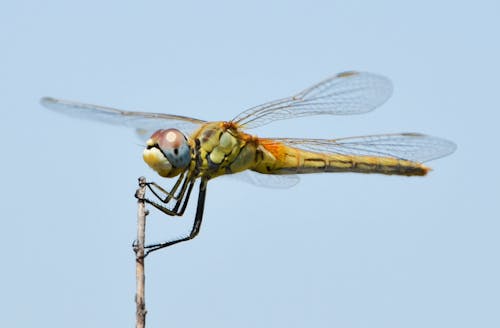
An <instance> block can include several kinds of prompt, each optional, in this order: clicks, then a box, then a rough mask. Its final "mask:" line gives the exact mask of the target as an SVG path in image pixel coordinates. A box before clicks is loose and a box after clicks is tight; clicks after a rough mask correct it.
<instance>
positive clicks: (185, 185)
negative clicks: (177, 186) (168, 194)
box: [143, 177, 195, 216]
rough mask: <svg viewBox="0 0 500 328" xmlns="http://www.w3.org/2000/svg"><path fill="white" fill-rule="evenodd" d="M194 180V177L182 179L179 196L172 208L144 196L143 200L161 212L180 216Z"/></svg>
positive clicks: (187, 200)
mask: <svg viewBox="0 0 500 328" xmlns="http://www.w3.org/2000/svg"><path fill="white" fill-rule="evenodd" d="M194 181H195V179H194V178H189V177H186V179H185V180H184V183H183V185H182V188H181V191H180V193H179V198H178V199H177V202H176V203H175V206H174V207H173V208H172V209H169V208H168V207H166V206H163V205H161V204H158V203H155V202H153V201H152V200H150V199H147V198H144V199H143V200H144V202H145V203H147V204H150V205H152V206H154V207H155V208H156V209H158V210H160V211H162V212H163V213H165V214H167V215H170V216H182V215H183V214H184V211H185V209H186V207H187V204H188V202H189V198H190V196H191V191H192V190H193V186H194ZM188 182H189V183H188ZM160 200H161V201H163V200H162V199H161V198H160ZM183 201H184V203H182V202H183ZM181 203H182V207H181ZM179 207H180V208H181V209H180V210H179Z"/></svg>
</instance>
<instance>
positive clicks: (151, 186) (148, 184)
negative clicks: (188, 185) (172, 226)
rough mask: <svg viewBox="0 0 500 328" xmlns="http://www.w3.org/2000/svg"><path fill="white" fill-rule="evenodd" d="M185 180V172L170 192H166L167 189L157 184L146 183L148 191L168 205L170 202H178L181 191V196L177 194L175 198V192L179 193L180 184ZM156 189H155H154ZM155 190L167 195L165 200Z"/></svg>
mask: <svg viewBox="0 0 500 328" xmlns="http://www.w3.org/2000/svg"><path fill="white" fill-rule="evenodd" d="M183 179H184V172H183V173H182V174H181V175H180V176H179V179H177V181H176V182H175V185H174V186H173V187H172V189H171V190H170V191H166V190H165V189H163V188H162V187H161V186H160V185H159V184H157V183H156V182H146V186H147V187H148V189H149V190H150V191H151V192H152V193H153V195H155V196H156V198H158V199H159V200H161V201H162V202H163V203H165V204H167V203H168V202H170V200H172V199H174V200H178V199H179V196H180V191H179V194H177V196H175V192H176V191H177V189H178V188H179V186H180V184H181V181H182V180H183ZM153 187H154V188H153ZM155 188H156V189H157V190H158V191H160V192H162V193H163V194H165V195H166V197H165V198H163V197H161V196H160V195H159V194H158V193H157V192H156V190H155Z"/></svg>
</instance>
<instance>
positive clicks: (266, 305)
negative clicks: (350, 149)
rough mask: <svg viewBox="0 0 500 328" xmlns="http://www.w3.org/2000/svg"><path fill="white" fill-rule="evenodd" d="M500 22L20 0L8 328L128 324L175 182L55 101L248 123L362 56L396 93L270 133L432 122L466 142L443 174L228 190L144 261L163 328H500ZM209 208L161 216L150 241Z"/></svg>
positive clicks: (431, 126)
mask: <svg viewBox="0 0 500 328" xmlns="http://www.w3.org/2000/svg"><path fill="white" fill-rule="evenodd" d="M499 15H500V5H499V3H498V2H497V1H481V0H479V1H474V2H457V1H441V2H436V1H419V2H411V3H410V2H401V1H377V2H368V1H302V2H298V1H272V2H271V1H252V2H251V3H247V4H241V3H236V2H234V1H232V2H231V1H227V2H224V1H210V2H192V1H184V2H175V3H174V2H171V3H166V2H165V1H147V2H139V1H107V2H103V1H78V2H76V1H72V2H69V1H50V0H49V1H43V2H42V1H40V2H38V1H29V0H27V1H15V2H14V1H12V2H8V3H4V4H2V5H1V6H0V42H1V44H2V47H1V51H0V77H1V78H0V90H1V94H2V106H1V108H2V109H1V111H2V113H3V119H2V120H1V121H0V127H1V128H0V133H1V136H2V138H1V140H2V144H3V149H4V150H5V152H4V160H3V161H2V171H3V172H4V173H5V175H4V177H3V188H2V191H1V198H2V204H3V215H2V226H3V232H4V233H3V238H2V244H3V254H4V256H3V261H2V270H1V271H0V272H1V273H0V278H2V281H3V282H4V283H3V288H2V298H1V300H0V308H1V309H2V315H1V316H0V326H2V327H48V326H50V327H124V326H129V327H130V326H132V325H133V324H134V311H135V308H134V303H133V302H134V292H135V277H134V270H135V267H134V257H133V253H132V251H131V243H132V241H133V239H134V238H135V228H136V217H135V213H136V203H135V199H134V198H133V193H134V191H135V188H136V178H137V177H138V176H140V175H146V176H147V177H148V178H151V179H154V180H157V181H161V180H160V178H157V177H156V176H155V175H154V173H153V172H152V171H151V170H150V169H149V168H148V167H147V166H146V164H144V163H143V162H142V159H141V152H142V149H141V146H140V141H139V140H138V139H136V138H135V136H134V134H133V131H130V130H127V129H125V128H118V127H113V126H106V125H100V124H96V123H93V122H86V121H78V120H73V119H70V118H68V117H64V116H62V115H57V114H54V113H52V112H49V111H47V110H46V109H44V108H42V107H41V106H40V105H39V104H38V99H39V98H40V97H42V96H54V97H62V98H67V99H73V100H80V101H85V102H90V103H96V104H102V105H108V106H114V107H118V108H123V109H137V110H145V111H156V112H166V113H174V114H181V115H188V116H194V117H198V118H202V119H209V120H218V119H230V118H232V117H234V116H235V115H236V114H238V113H239V112H240V111H242V110H244V109H246V108H248V107H251V106H254V105H258V104H260V103H263V102H265V101H268V100H273V99H276V98H280V97H283V96H288V95H290V94H293V93H294V92H296V91H299V90H301V89H302V88H304V87H307V86H309V85H310V84H312V83H315V82H317V81H319V80H321V79H323V78H325V77H327V76H329V75H331V74H334V73H337V72H340V71H345V70H352V69H355V70H362V71H370V72H375V73H380V74H383V75H385V76H387V77H389V78H391V79H392V81H393V83H394V86H395V89H394V95H393V97H392V98H391V100H390V101H389V102H388V103H386V104H385V105H384V106H382V107H381V108H379V109H377V110H376V111H375V112H373V113H370V114H367V115H361V116H354V117H320V118H304V119H298V120H294V121H289V122H277V123H275V124H273V125H269V126H266V127H264V128H262V129H260V130H257V131H255V133H258V134H259V135H262V136H293V137H303V136H307V137H317V138H321V137H342V136H349V135H362V134H371V133H383V132H404V131H415V132H423V133H427V134H431V135H435V136H441V137H445V138H448V139H451V140H453V141H455V142H456V143H457V144H458V150H457V152H456V153H455V154H453V155H451V156H449V157H446V158H444V159H441V160H438V161H435V162H431V163H429V165H430V166H431V167H433V169H434V170H433V171H432V172H431V174H429V176H428V177H425V178H405V177H387V176H366V175H356V174H331V175H316V176H312V175H310V176H306V177H303V178H302V181H301V183H300V184H299V185H297V186H296V187H294V188H292V189H287V190H273V189H262V188H258V187H255V186H251V185H248V184H245V183H242V182H240V181H236V180H231V179H221V180H214V181H212V182H211V183H210V184H209V186H208V194H207V204H206V209H205V218H204V223H203V226H202V230H201V234H200V236H199V237H198V238H197V239H195V240H194V241H191V242H189V243H184V244H182V245H178V246H176V247H173V248H171V249H167V250H165V251H162V252H160V253H157V254H153V256H151V257H150V258H148V260H147V308H148V310H149V314H148V318H147V320H148V326H149V327H178V326H182V327H201V326H205V327H385V328H387V327H427V328H430V327H498V326H500V316H499V314H498V309H499V308H500V296H499V295H500V283H499V278H498V277H500V265H499V264H498V251H499V247H500V242H499V238H498V236H499V233H500V223H499V220H500V215H499V214H500V211H499V210H498V203H499V200H500V197H499V196H500V192H499V189H498V188H499V187H498V184H499V182H500V179H499V178H500V174H499V170H498V168H497V163H499V162H500V156H499V155H498V153H499V152H498V150H497V148H498V145H497V142H496V141H497V140H499V132H498V123H499V122H500V116H499V114H498V113H499V105H500V104H499V100H498V99H499V98H498V94H499V82H498V77H499V76H500V64H499V63H498V58H500V42H499V33H500V23H499V22H500V21H499V19H498V17H499ZM163 182H164V184H166V183H168V181H163ZM193 204H194V203H193ZM192 214H193V209H191V210H190V211H189V213H187V214H186V215H185V217H183V218H170V217H165V216H163V215H160V214H159V213H157V212H155V211H152V215H151V216H150V217H149V220H148V229H149V230H148V233H149V234H148V236H149V237H150V238H151V239H150V240H152V241H159V240H164V239H168V238H173V237H176V236H178V235H180V234H182V233H183V232H186V231H188V230H189V228H190V224H191V218H192Z"/></svg>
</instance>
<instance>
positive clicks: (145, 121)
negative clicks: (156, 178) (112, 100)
mask: <svg viewBox="0 0 500 328" xmlns="http://www.w3.org/2000/svg"><path fill="white" fill-rule="evenodd" d="M40 103H41V104H42V105H43V106H45V107H47V108H49V109H51V110H53V111H56V112H59V113H62V114H65V115H69V116H73V117H77V118H83V119H88V120H94V121H100V122H104V123H108V124H114V125H123V126H127V127H132V128H135V129H136V132H137V134H138V136H139V137H140V138H141V139H143V140H145V139H147V138H149V137H150V136H151V134H153V132H154V131H156V130H159V129H165V128H176V129H179V130H181V131H183V132H185V133H187V134H190V133H191V132H193V131H194V130H195V129H196V128H198V126H199V125H200V124H202V123H204V122H205V121H202V120H198V119H195V118H191V117H186V116H180V115H170V114H161V113H146V112H133V111H124V110H120V109H115V108H110V107H104V106H98V105H91V104H84V103H80V102H73V101H68V100H62V99H55V98H48V97H46V98H42V99H41V100H40Z"/></svg>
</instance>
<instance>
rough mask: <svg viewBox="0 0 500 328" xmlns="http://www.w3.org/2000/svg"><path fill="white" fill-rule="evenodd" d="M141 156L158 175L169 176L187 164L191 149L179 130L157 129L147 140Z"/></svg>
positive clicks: (178, 172) (181, 169) (182, 169)
mask: <svg viewBox="0 0 500 328" xmlns="http://www.w3.org/2000/svg"><path fill="white" fill-rule="evenodd" d="M142 157H143V158H144V161H145V162H146V163H147V164H148V165H149V166H150V167H151V168H152V169H153V170H155V171H156V172H157V173H158V174H159V175H161V176H162V177H166V178H171V177H175V176H176V175H179V174H180V173H181V172H183V171H184V170H186V168H187V167H188V166H189V162H190V161H191V150H190V147H189V143H188V141H187V138H186V137H185V136H184V134H182V132H181V131H179V130H177V129H166V130H158V131H156V132H155V133H153V135H152V136H151V138H149V140H148V141H147V143H146V149H144V152H143V154H142Z"/></svg>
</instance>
